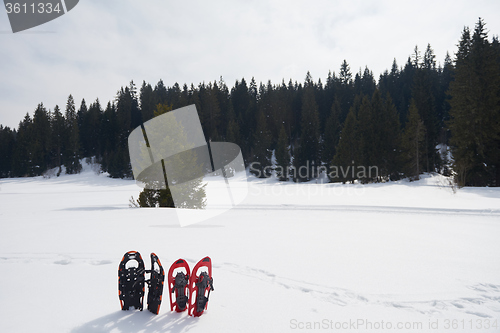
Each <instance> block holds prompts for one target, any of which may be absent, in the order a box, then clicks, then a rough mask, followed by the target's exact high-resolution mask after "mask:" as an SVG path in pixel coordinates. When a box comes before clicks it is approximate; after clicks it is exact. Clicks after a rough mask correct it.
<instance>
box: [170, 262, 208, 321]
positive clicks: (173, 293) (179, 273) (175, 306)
mask: <svg viewBox="0 0 500 333" xmlns="http://www.w3.org/2000/svg"><path fill="white" fill-rule="evenodd" d="M203 268H206V270H205V269H203ZM168 290H169V293H170V310H171V311H174V310H175V311H176V312H183V311H185V310H186V309H187V310H188V314H189V315H190V316H195V317H199V316H201V315H202V314H203V312H204V311H205V310H206V309H207V306H208V298H209V296H210V291H213V290H214V286H213V278H212V261H211V260H210V258H209V257H205V258H203V259H201V260H200V261H199V262H198V263H197V264H196V266H194V269H193V271H190V269H189V265H188V263H187V262H186V261H185V260H184V259H178V260H176V261H175V262H174V263H173V264H172V266H170V269H169V270H168Z"/></svg>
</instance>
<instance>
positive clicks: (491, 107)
mask: <svg viewBox="0 0 500 333" xmlns="http://www.w3.org/2000/svg"><path fill="white" fill-rule="evenodd" d="M497 59H498V54H495V51H494V48H493V47H492V44H490V42H489V41H488V37H487V33H486V31H485V26H484V22H483V20H482V19H479V21H478V22H477V24H476V27H475V29H474V33H473V35H472V37H471V35H470V32H469V29H468V28H465V29H464V31H463V33H462V38H461V40H460V43H459V48H458V52H457V54H456V60H455V67H456V70H455V80H454V81H453V82H452V83H451V84H450V95H451V101H450V104H451V109H450V116H451V120H450V123H449V127H450V130H451V135H452V137H451V140H450V144H451V146H452V154H453V157H454V160H455V161H454V169H455V171H456V173H457V181H458V183H459V185H460V186H465V185H475V186H484V185H493V186H499V184H500V101H499V99H500V82H499V80H500V68H499V66H500V65H499V63H498V60H497Z"/></svg>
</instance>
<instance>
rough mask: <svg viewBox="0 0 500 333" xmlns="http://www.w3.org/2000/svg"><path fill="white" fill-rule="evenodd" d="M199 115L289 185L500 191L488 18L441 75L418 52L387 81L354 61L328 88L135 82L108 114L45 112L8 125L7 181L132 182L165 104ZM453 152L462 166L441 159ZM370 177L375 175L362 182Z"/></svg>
mask: <svg viewBox="0 0 500 333" xmlns="http://www.w3.org/2000/svg"><path fill="white" fill-rule="evenodd" d="M190 104H195V105H196V108H197V110H198V113H199V116H200V120H201V123H202V127H203V129H204V133H205V136H206V139H207V140H211V141H228V142H234V143H236V144H238V145H239V146H240V147H241V149H242V154H243V157H244V160H245V163H246V165H247V166H251V167H250V171H251V172H252V173H254V174H255V175H257V176H259V177H267V176H270V175H271V173H272V172H273V170H274V172H275V175H276V176H277V177H278V178H280V179H281V180H287V179H293V180H294V181H307V180H310V179H312V178H314V177H317V176H318V172H317V170H320V169H319V168H320V167H321V170H323V171H324V172H325V173H326V174H327V175H329V177H330V180H331V181H342V182H353V181H355V180H357V181H361V182H377V181H386V180H389V179H391V180H395V179H400V178H402V177H409V178H410V179H418V177H419V175H420V174H421V173H423V172H441V173H444V174H451V173H452V172H454V173H455V175H456V179H457V181H458V183H459V185H461V186H464V185H474V186H499V185H500V45H499V41H498V37H493V38H492V40H491V41H490V40H489V38H488V33H487V32H486V29H485V23H484V21H483V20H482V19H479V20H478V22H477V23H476V25H475V28H474V29H473V30H472V31H471V30H470V29H469V28H467V27H466V28H464V30H463V32H462V36H461V39H460V41H459V44H458V50H457V52H456V54H455V58H454V59H453V60H452V58H451V57H450V55H449V54H447V55H446V58H445V59H444V63H443V64H442V65H441V64H438V63H437V61H436V56H435V54H434V51H433V49H432V47H431V46H430V45H427V47H426V48H425V50H424V51H423V52H421V51H420V50H419V48H418V47H415V49H414V51H413V53H412V54H411V56H409V57H408V60H407V61H406V63H405V64H404V65H403V66H398V64H397V63H396V60H394V62H393V64H392V67H391V69H390V70H386V71H385V72H384V73H382V74H381V75H380V76H379V78H378V81H377V80H376V79H375V77H374V75H373V73H372V71H370V70H369V69H368V68H365V69H364V70H360V71H359V72H358V73H356V74H353V73H352V71H351V69H350V66H349V64H348V63H347V61H346V60H344V61H343V62H342V64H341V66H340V69H339V71H338V73H335V72H330V73H328V76H327V78H326V81H325V82H322V81H321V79H319V80H317V81H315V80H314V79H313V78H312V76H311V75H310V73H307V75H306V77H305V80H304V82H300V83H299V82H297V81H295V82H293V81H292V80H289V81H288V82H285V81H284V80H283V81H282V82H281V83H279V84H273V83H272V82H270V81H268V82H267V83H262V82H261V83H259V84H257V83H256V81H255V79H253V78H252V79H251V80H250V81H249V82H247V81H246V80H245V79H241V80H237V81H236V82H235V83H234V85H233V86H232V87H228V86H227V84H226V83H225V82H224V80H223V79H222V78H220V79H219V80H218V81H213V82H209V83H208V84H207V83H200V84H199V85H197V86H195V85H194V84H191V85H189V86H188V85H187V84H184V85H183V86H182V87H181V86H180V85H179V84H178V83H175V84H174V85H172V86H165V84H164V82H163V81H162V80H160V81H159V82H158V83H157V84H156V85H155V86H154V87H153V86H152V85H151V84H149V83H146V82H143V83H142V85H141V87H140V88H139V89H138V88H137V87H136V86H135V84H134V83H133V82H130V84H129V86H127V87H122V88H121V89H120V90H119V91H118V92H117V95H116V98H115V99H114V100H113V101H109V102H108V103H107V104H106V106H105V107H104V106H103V105H101V103H100V101H99V100H98V99H97V100H95V101H94V102H92V103H90V104H87V102H86V101H85V100H82V102H81V103H80V105H79V107H77V106H76V105H75V101H74V99H73V97H72V96H71V95H70V96H69V97H68V99H67V101H66V105H65V108H64V110H62V109H61V108H60V107H59V106H57V105H56V106H55V107H54V108H53V109H52V110H50V109H49V110H48V109H47V108H46V107H45V106H44V105H43V104H42V103H41V104H39V105H38V106H37V108H36V110H35V111H34V114H33V116H32V117H31V116H30V115H29V114H26V116H25V117H24V119H23V120H22V121H21V122H20V123H19V126H18V128H17V129H10V128H9V127H3V126H1V125H0V177H23V176H38V175H42V174H43V173H44V172H45V171H46V170H48V169H52V168H58V170H59V171H58V172H59V173H60V172H61V171H62V166H64V167H65V169H66V172H67V173H70V174H71V173H78V172H80V170H81V164H80V160H81V159H82V158H90V157H94V158H95V160H96V161H98V162H99V163H100V165H101V169H102V171H104V172H108V173H109V175H110V176H111V177H116V178H129V177H132V172H131V167H130V160H129V156H128V147H127V138H128V135H129V133H130V132H131V131H132V130H133V129H135V128H136V127H137V126H140V125H141V124H142V123H143V122H145V121H147V120H149V119H152V118H153V117H154V112H155V110H156V109H157V107H158V105H163V106H167V107H169V108H172V109H177V108H180V107H182V106H186V105H190ZM448 146H449V152H451V156H452V157H453V159H452V160H449V156H450V154H449V152H448V151H446V149H444V148H443V149H440V148H442V147H448ZM450 166H451V168H450ZM355 167H356V168H357V169H356V172H355V171H354V170H355V169H354V168H355ZM370 167H376V168H377V172H374V173H368V172H359V170H371V169H370ZM299 168H302V171H305V172H297V170H299ZM346 170H349V171H348V172H346Z"/></svg>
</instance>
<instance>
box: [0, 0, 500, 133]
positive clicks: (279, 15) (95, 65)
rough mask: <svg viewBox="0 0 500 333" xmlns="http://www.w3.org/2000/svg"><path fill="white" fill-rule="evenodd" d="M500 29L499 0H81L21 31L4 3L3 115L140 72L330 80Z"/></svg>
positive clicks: (190, 79) (107, 96) (0, 120)
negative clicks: (344, 71) (346, 67)
mask: <svg viewBox="0 0 500 333" xmlns="http://www.w3.org/2000/svg"><path fill="white" fill-rule="evenodd" d="M478 17H482V18H484V20H485V21H486V27H487V29H488V31H489V32H490V34H489V36H490V39H491V37H492V36H493V35H498V34H500V20H499V19H498V18H499V17H500V1H498V0H491V1H486V0H483V1H481V0H476V1H458V0H455V1H436V0H434V1H401V0H400V1H315V0H310V1H291V0H287V1H250V0H247V1H235V0H231V1H216V0H213V1H207V0H203V1H166V0H158V1H153V0H140V1H139V0H80V2H79V4H78V5H77V6H76V7H75V8H74V9H73V10H72V11H70V12H68V13H67V14H65V15H63V16H62V17H60V18H58V19H55V20H54V21H51V22H49V23H46V24H44V25H41V26H38V27H35V28H33V29H30V30H28V31H26V32H21V33H16V34H13V33H12V32H11V30H10V25H9V21H8V17H7V14H6V11H5V10H4V9H0V124H3V125H4V126H9V127H15V128H17V126H18V124H19V121H20V120H22V118H23V117H24V115H25V114H26V113H27V112H29V113H30V115H32V114H33V111H34V109H35V108H36V106H37V105H38V103H40V102H43V103H44V105H45V106H46V107H47V108H50V109H53V108H54V106H55V105H56V104H58V105H59V106H60V107H61V108H62V109H63V110H64V107H65V103H66V100H67V97H68V95H69V94H73V96H74V97H75V100H76V102H77V107H78V106H79V105H80V102H81V100H82V98H85V100H86V101H87V102H88V103H89V102H92V101H94V100H95V99H96V98H99V100H100V101H101V104H103V105H105V104H106V103H107V102H108V101H110V100H112V99H114V97H115V96H116V92H117V90H118V89H120V87H122V86H126V85H128V84H129V82H130V81H131V80H133V81H134V82H135V83H136V85H137V86H138V87H140V85H141V84H142V81H143V80H145V81H146V82H149V83H151V84H152V85H153V86H154V85H155V84H156V83H157V82H158V80H159V79H163V81H164V83H165V85H167V86H171V85H173V84H174V83H175V82H178V83H179V84H180V85H182V84H184V83H187V84H188V85H189V84H191V83H194V84H195V85H197V84H199V83H200V82H203V81H205V82H208V81H214V80H218V79H219V77H220V76H222V77H223V79H224V80H225V82H226V83H227V85H228V86H229V87H231V86H233V85H234V82H235V80H237V79H238V80H240V79H241V78H242V77H244V78H245V79H247V80H250V79H251V78H252V76H253V77H255V79H256V80H257V82H260V81H262V82H267V80H271V81H272V82H273V83H280V82H281V80H282V79H285V81H286V82H288V80H289V79H292V80H294V81H295V80H297V81H299V82H303V80H304V78H305V76H306V73H307V71H310V72H311V74H312V76H313V79H314V80H315V81H317V80H318V79H321V80H322V81H323V82H325V79H326V77H327V75H328V71H332V72H337V73H338V71H339V67H340V64H341V62H342V61H343V59H346V60H347V62H348V63H349V64H350V66H351V71H352V72H353V73H356V72H358V71H359V70H360V68H364V67H365V66H368V68H369V69H370V70H372V71H373V73H374V75H375V77H376V78H378V76H379V75H380V73H382V72H383V71H384V70H385V69H389V68H390V66H391V64H392V61H393V59H394V58H396V60H397V62H398V65H399V66H402V65H404V63H405V62H406V60H407V58H408V56H409V55H410V54H411V53H412V52H413V49H414V47H415V45H418V46H419V48H420V49H421V50H422V51H423V50H425V47H426V46H427V43H430V44H431V46H432V48H433V49H434V51H435V54H436V56H437V60H438V61H439V62H441V63H443V60H444V57H445V55H446V51H449V52H450V55H452V57H453V55H454V52H455V51H456V44H457V43H458V40H459V38H460V35H461V32H462V30H463V27H464V26H469V27H471V28H473V27H474V24H475V23H476V22H477V20H478Z"/></svg>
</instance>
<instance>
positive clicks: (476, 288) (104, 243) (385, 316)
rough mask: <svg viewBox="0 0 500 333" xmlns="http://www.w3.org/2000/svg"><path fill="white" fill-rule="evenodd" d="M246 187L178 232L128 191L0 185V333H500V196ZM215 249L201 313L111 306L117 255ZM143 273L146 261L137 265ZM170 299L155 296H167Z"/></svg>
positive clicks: (434, 181) (190, 256) (68, 183)
mask: <svg viewBox="0 0 500 333" xmlns="http://www.w3.org/2000/svg"><path fill="white" fill-rule="evenodd" d="M446 184H447V182H446V179H444V178H442V177H441V176H436V175H426V176H424V178H423V179H422V180H420V181H418V182H412V183H410V182H406V181H400V182H393V183H388V184H372V185H341V184H315V183H309V184H293V183H286V184H282V183H278V182H276V181H272V180H267V181H263V180H258V179H250V184H249V185H250V192H249V195H248V197H247V199H246V200H245V202H244V203H243V204H242V205H240V206H238V207H237V208H236V209H233V210H230V211H228V212H226V213H224V214H223V215H220V216H218V217H215V218H213V219H210V220H207V221H205V222H202V223H199V224H195V225H192V226H189V227H185V228H181V227H180V226H179V223H178V222H177V219H176V214H175V211H174V210H172V209H132V208H129V207H128V200H129V198H130V197H131V196H132V195H133V196H134V197H135V198H137V196H138V194H139V191H140V189H139V188H138V187H137V186H136V185H135V183H134V181H129V180H116V179H110V178H107V177H106V176H105V175H103V174H101V175H97V174H95V173H94V172H93V171H92V170H91V168H90V167H88V166H87V167H86V169H85V170H84V172H82V173H81V174H79V175H62V176H61V177H52V178H50V179H45V178H42V177H38V178H20V179H2V180H0V228H1V233H0V271H1V274H0V313H2V320H0V331H1V332H74V333H80V332H187V331H190V332H204V333H207V332H289V331H292V332H293V331H318V330H320V331H323V330H326V331H328V330H330V331H355V332H365V331H367V332H371V331H379V332H380V331H388V330H393V331H405V332H453V331H456V332H498V331H500V241H499V235H500V189H493V188H465V189H460V190H458V191H457V193H454V191H453V190H452V189H451V187H449V186H448V185H446ZM130 250H137V251H139V252H141V254H142V255H143V257H144V258H148V257H149V253H151V252H155V253H156V254H158V256H159V257H160V259H161V261H162V263H163V265H164V266H165V267H166V269H168V267H169V266H170V264H171V263H172V262H173V261H174V260H176V259H178V258H184V259H186V260H187V261H188V262H189V264H190V265H194V264H195V263H196V262H197V261H198V260H199V259H201V258H202V257H204V256H206V255H209V256H210V257H211V258H212V260H213V263H214V273H213V274H214V287H215V291H214V292H213V293H212V294H211V297H210V302H209V307H208V311H207V312H206V313H205V314H204V315H203V316H202V317H200V318H191V317H188V316H187V313H181V314H178V313H172V312H170V311H169V306H168V302H167V301H166V300H167V298H164V302H163V304H162V307H161V310H160V314H159V315H158V316H155V315H153V314H151V313H149V312H148V311H143V312H138V311H129V312H125V311H120V310H119V309H120V305H119V300H118V295H117V294H118V286H117V277H118V275H117V269H118V264H119V261H120V259H121V257H122V256H123V254H124V253H125V252H127V251H130ZM146 265H147V266H149V261H146ZM166 294H167V292H164V297H167V296H166Z"/></svg>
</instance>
